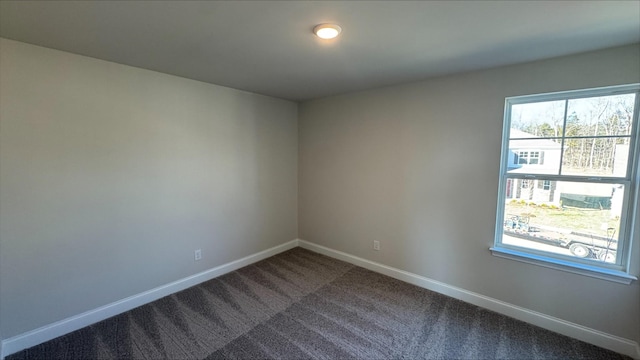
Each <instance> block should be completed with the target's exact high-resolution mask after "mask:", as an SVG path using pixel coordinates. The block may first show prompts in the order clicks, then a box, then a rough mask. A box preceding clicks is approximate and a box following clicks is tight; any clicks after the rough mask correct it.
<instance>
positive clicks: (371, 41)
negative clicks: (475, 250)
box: [0, 0, 640, 101]
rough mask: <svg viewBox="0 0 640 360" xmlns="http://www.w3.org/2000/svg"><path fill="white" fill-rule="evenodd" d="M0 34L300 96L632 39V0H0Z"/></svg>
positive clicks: (636, 18) (636, 30) (635, 32)
mask: <svg viewBox="0 0 640 360" xmlns="http://www.w3.org/2000/svg"><path fill="white" fill-rule="evenodd" d="M324 22H334V23H337V24H339V25H340V26H342V28H343V33H342V35H341V36H340V37H339V38H338V39H336V40H332V41H323V40H320V39H317V38H316V37H315V36H314V35H313V34H312V32H311V30H312V28H313V27H314V26H315V25H317V24H319V23H324ZM0 36H2V37H5V38H9V39H14V40H19V41H23V42H27V43H31V44H36V45H42V46H46V47H50V48H54V49H60V50H65V51H69V52H72V53H76V54H81V55H86V56H91V57H95V58H98V59H104V60H109V61H113V62H117V63H121V64H126V65H131V66H136V67H141V68H145V69H151V70H156V71H160V72H163V73H167V74H173V75H178V76H182V77H186V78H190V79H196V80H201V81H205V82H209V83H213V84H218V85H224V86H229V87H233V88H237V89H242V90H247V91H252V92H256V93H260V94H265V95H271V96H276V97H280V98H284V99H291V100H297V101H299V100H307V99H312V98H318V97H324V96H328V95H333V94H339V93H345V92H350V91H356V90H363V89H367V88H372V87H379V86H384V85H391V84H397V83H403V82H408V81H416V80H421V79H426V78H429V77H434V76H438V75H443V74H448V73H455V72H462V71H469V70H475V69H482V68H488V67H495V66H500V65H506V64H514V63H519V62H525V61H531V60H538V59H544V58H549V57H554V56H561V55H568V54H572V53H578V52H584V51H590V50H595V49H602V48H607V47H613V46H618V45H624V44H631V43H638V42H640V1H637V0H632V1H221V2H207V1H193V2H192V1H159V2H151V1H126V2H125V1H99V2H83V1H2V2H0Z"/></svg>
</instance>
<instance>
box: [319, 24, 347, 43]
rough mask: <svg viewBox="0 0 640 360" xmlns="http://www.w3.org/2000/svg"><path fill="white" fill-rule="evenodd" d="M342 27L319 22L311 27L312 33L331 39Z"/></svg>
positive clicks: (338, 33)
mask: <svg viewBox="0 0 640 360" xmlns="http://www.w3.org/2000/svg"><path fill="white" fill-rule="evenodd" d="M341 31H342V28H341V27H340V26H338V25H335V24H320V25H318V26H316V27H314V28H313V33H314V34H316V35H317V36H318V37H319V38H321V39H333V38H334V37H336V36H338V35H340V32H341Z"/></svg>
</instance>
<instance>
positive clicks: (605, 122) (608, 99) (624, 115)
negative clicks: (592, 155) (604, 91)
mask: <svg viewBox="0 0 640 360" xmlns="http://www.w3.org/2000/svg"><path fill="white" fill-rule="evenodd" d="M634 102H635V94H624V95H612V96H600V97H593V98H586V99H575V100H569V105H568V108H567V125H566V127H567V131H566V134H565V136H602V135H609V136H611V135H627V136H628V135H631V125H632V119H633V106H634Z"/></svg>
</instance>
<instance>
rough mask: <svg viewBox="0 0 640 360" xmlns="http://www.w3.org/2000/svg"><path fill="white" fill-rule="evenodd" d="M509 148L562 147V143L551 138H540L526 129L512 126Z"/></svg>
mask: <svg viewBox="0 0 640 360" xmlns="http://www.w3.org/2000/svg"><path fill="white" fill-rule="evenodd" d="M509 149H532V150H535V149H539V150H543V149H555V150H559V149H560V144H559V143H557V142H555V141H553V140H549V139H544V138H540V137H539V136H535V135H532V134H529V133H526V132H524V131H521V130H518V129H514V128H511V129H510V130H509Z"/></svg>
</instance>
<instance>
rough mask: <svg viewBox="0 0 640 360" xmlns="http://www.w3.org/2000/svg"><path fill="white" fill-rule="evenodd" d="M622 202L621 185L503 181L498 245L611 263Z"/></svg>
mask: <svg viewBox="0 0 640 360" xmlns="http://www.w3.org/2000/svg"><path fill="white" fill-rule="evenodd" d="M523 184H526V185H524V186H523ZM539 184H542V186H540V185H539ZM623 198H624V185H622V184H603V183H595V182H584V183H583V182H567V181H550V180H537V179H536V180H533V179H514V178H511V179H508V180H507V189H506V198H505V205H504V218H503V222H502V223H503V236H502V243H503V244H509V245H513V246H518V247H523V248H527V249H533V250H538V251H544V252H549V253H555V254H562V255H568V256H571V257H577V258H585V259H590V260H593V261H601V262H607V263H615V262H616V252H617V248H618V235H619V232H620V217H621V215H622V201H623Z"/></svg>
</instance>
